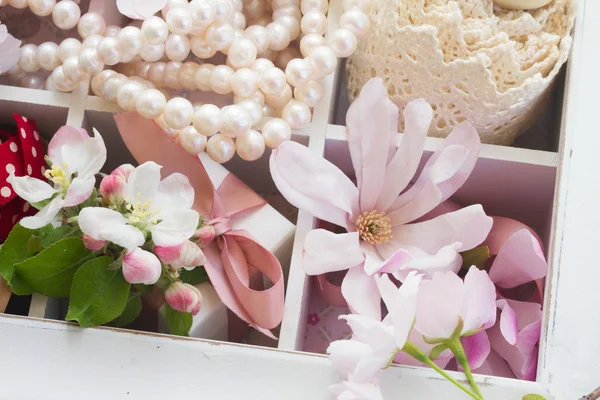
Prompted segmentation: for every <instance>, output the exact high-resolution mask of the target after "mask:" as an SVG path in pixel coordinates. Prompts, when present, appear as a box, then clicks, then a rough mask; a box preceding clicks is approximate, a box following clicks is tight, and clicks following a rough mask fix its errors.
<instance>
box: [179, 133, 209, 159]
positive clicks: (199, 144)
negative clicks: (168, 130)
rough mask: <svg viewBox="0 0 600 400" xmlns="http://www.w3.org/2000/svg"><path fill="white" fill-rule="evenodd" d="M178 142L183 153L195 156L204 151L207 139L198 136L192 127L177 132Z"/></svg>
mask: <svg viewBox="0 0 600 400" xmlns="http://www.w3.org/2000/svg"><path fill="white" fill-rule="evenodd" d="M178 140H179V145H180V146H181V147H182V148H183V149H184V150H185V151H187V152H188V153H190V154H192V155H195V156H196V155H198V154H200V153H202V152H203V151H204V149H205V148H206V142H207V140H208V139H207V138H206V136H204V135H201V134H199V133H198V132H197V131H196V129H195V128H194V127H193V126H188V127H187V128H185V129H183V130H182V131H181V132H179V138H178Z"/></svg>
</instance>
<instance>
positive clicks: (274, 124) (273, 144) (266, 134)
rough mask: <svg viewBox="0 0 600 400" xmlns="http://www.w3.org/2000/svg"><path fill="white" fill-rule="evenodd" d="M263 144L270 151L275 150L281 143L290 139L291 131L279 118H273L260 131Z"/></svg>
mask: <svg viewBox="0 0 600 400" xmlns="http://www.w3.org/2000/svg"><path fill="white" fill-rule="evenodd" d="M262 135H263V138H264V139H265V144H266V145H267V146H268V147H269V148H270V149H276V148H277V147H279V145H280V144H281V143H283V142H287V141H288V140H290V139H291V138H292V130H291V129H290V126H289V125H288V123H287V122H285V121H284V120H282V119H280V118H273V119H271V120H269V121H267V122H266V123H265V126H263V129H262Z"/></svg>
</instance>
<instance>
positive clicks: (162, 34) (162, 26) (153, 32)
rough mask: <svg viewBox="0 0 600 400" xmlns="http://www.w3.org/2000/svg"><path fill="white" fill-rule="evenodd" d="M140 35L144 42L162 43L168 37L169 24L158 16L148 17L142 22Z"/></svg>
mask: <svg viewBox="0 0 600 400" xmlns="http://www.w3.org/2000/svg"><path fill="white" fill-rule="evenodd" d="M141 31H142V35H143V37H144V40H146V43H149V44H155V45H156V44H164V43H165V42H166V41H167V38H168V37H169V26H168V25H167V23H166V22H165V21H164V20H163V19H162V18H159V17H156V16H155V17H150V18H148V19H146V20H144V22H143V23H142V29H141Z"/></svg>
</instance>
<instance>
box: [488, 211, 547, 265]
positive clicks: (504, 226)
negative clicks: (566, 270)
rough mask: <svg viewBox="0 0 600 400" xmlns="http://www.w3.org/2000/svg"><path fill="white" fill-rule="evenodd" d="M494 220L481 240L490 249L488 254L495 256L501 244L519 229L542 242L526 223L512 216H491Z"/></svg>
mask: <svg viewBox="0 0 600 400" xmlns="http://www.w3.org/2000/svg"><path fill="white" fill-rule="evenodd" d="M492 219H493V220H494V225H493V226H492V230H491V231H490V233H489V235H488V237H487V238H486V239H485V242H483V245H484V246H487V247H488V248H489V249H490V254H491V255H493V256H495V255H497V254H498V253H499V252H500V249H502V246H504V244H505V243H506V241H507V240H508V239H509V238H510V237H511V236H512V235H514V234H515V233H517V232H518V231H520V230H523V229H525V230H527V231H529V233H531V234H532V235H533V237H534V238H536V240H537V242H538V243H542V239H540V237H539V236H538V234H537V233H535V231H534V230H533V229H531V228H530V227H528V226H527V225H525V224H524V223H522V222H519V221H517V220H514V219H512V218H506V217H497V216H494V217H492Z"/></svg>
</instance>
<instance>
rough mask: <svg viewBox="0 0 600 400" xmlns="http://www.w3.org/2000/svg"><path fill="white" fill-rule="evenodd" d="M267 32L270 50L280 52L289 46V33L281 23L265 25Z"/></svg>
mask: <svg viewBox="0 0 600 400" xmlns="http://www.w3.org/2000/svg"><path fill="white" fill-rule="evenodd" d="M267 32H268V34H269V41H270V42H271V44H270V45H269V48H270V49H271V50H275V51H281V50H283V49H285V48H286V47H288V46H289V45H290V32H289V31H288V30H287V28H286V27H285V25H283V24H282V23H280V22H277V21H275V22H271V23H270V24H269V25H267Z"/></svg>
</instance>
